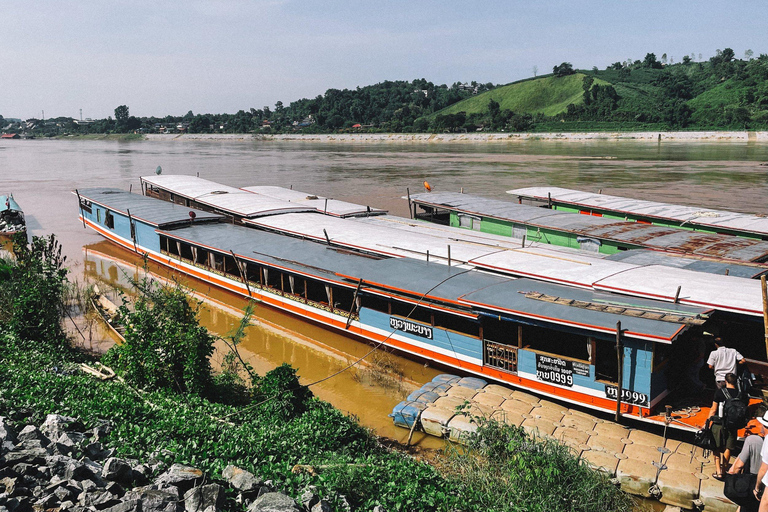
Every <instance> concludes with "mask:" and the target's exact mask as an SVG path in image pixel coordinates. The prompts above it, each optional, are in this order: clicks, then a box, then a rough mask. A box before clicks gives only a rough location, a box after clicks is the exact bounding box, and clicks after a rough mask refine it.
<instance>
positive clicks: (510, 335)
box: [483, 317, 520, 346]
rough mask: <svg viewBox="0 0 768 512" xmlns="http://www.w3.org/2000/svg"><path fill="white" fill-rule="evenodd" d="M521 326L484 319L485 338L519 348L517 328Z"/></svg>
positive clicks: (489, 318)
mask: <svg viewBox="0 0 768 512" xmlns="http://www.w3.org/2000/svg"><path fill="white" fill-rule="evenodd" d="M519 325H520V324H518V323H516V322H509V321H507V320H499V319H497V318H491V317H485V318H483V338H485V339H486V340H491V341H495V342H497V343H502V344H505V345H514V346H517V328H518V326H519Z"/></svg>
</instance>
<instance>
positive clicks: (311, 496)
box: [300, 485, 320, 510]
mask: <svg viewBox="0 0 768 512" xmlns="http://www.w3.org/2000/svg"><path fill="white" fill-rule="evenodd" d="M316 491H317V488H316V487H315V486H314V485H312V486H310V487H308V488H307V489H306V490H305V491H304V492H303V493H301V500H300V501H301V504H302V505H303V506H304V508H305V509H306V510H310V509H311V508H312V507H313V506H314V505H315V504H316V503H317V502H319V501H320V497H319V496H318V495H317V494H315V493H316Z"/></svg>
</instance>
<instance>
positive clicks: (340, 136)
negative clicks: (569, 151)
mask: <svg viewBox="0 0 768 512" xmlns="http://www.w3.org/2000/svg"><path fill="white" fill-rule="evenodd" d="M146 139H147V140H163V141H169V140H179V141H185V140H186V141H189V140H224V141H238V140H240V141H291V142H327V143H333V142H337V143H365V142H373V143H385V142H391V143H514V142H525V141H539V140H544V141H558V142H563V141H573V142H587V141H595V140H637V141H649V142H663V141H685V142H697V141H698V142H758V141H760V142H766V141H768V131H759V132H758V131H698V132H693V131H692V132H550V133H486V132H480V133H363V132H360V133H336V134H275V135H269V134H247V133H218V134H217V133H210V134H205V133H199V134H195V133H188V134H167V135H166V134H148V135H146Z"/></svg>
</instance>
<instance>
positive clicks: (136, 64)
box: [0, 0, 768, 118]
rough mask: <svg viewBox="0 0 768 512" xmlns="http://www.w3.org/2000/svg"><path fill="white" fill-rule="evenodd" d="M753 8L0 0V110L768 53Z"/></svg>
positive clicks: (183, 107) (177, 104)
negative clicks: (649, 58) (728, 51)
mask: <svg viewBox="0 0 768 512" xmlns="http://www.w3.org/2000/svg"><path fill="white" fill-rule="evenodd" d="M767 29H768V2H766V1H765V0H756V1H742V2H723V1H717V2H715V1H707V0H699V1H674V0H672V1H670V0H666V1H651V0H645V1H636V2H635V1H632V2H630V1H621V0H613V1H578V0H567V1H560V0H557V1H546V0H525V1H511V0H510V1H495V2H473V1H470V0H465V1H463V2H459V1H452V0H439V1H419V0H410V1H402V2H400V1H398V2H390V1H385V0H378V1H365V0H360V1H354V2H353V1H349V2H347V1H322V0H316V1H291V0H271V1H270V0H264V1H260V0H251V1H225V0H221V1H194V0H186V1H183V2H168V1H162V0H157V1H153V2H144V1H135V0H132V1H127V0H118V1H115V0H112V1H110V0H78V1H63V0H52V1H34V0H23V1H11V0H5V1H2V2H1V3H0V35H1V36H2V39H3V46H2V49H1V50H0V91H1V93H2V94H0V115H3V116H5V117H21V118H29V117H40V116H41V115H42V111H45V117H47V118H50V117H57V116H71V117H78V116H79V109H82V110H83V117H91V118H103V117H106V116H109V115H114V109H115V107H116V106H118V105H121V104H125V105H128V106H129V108H130V112H131V114H132V115H136V116H148V115H156V116H165V115H168V114H172V115H183V114H185V113H186V112H187V111H188V110H192V111H193V112H194V113H196V114H197V113H218V112H228V113H234V112H236V111H238V110H240V109H245V110H247V109H249V108H251V107H255V108H261V107H263V106H264V105H269V106H273V105H274V104H275V102H276V101H278V100H281V101H283V103H285V104H286V105H287V104H288V103H290V102H291V101H294V100H296V99H299V98H303V97H315V96H317V95H318V94H322V93H324V92H325V90H326V89H329V88H338V89H342V88H354V87H356V86H364V85H369V84H373V83H376V82H380V81H382V80H413V79H415V78H426V79H427V80H429V81H431V82H434V83H436V84H442V83H448V84H451V83H453V82H457V81H458V82H465V81H472V80H477V81H479V82H493V83H508V82H511V81H514V80H518V79H521V78H526V77H528V76H531V75H532V74H533V71H532V70H533V67H534V66H537V67H538V70H539V73H547V72H551V70H552V66H554V65H556V64H559V63H560V62H563V61H568V62H571V63H573V65H574V67H577V68H591V67H592V66H598V67H600V68H604V67H605V66H607V65H608V64H610V63H612V62H615V61H619V60H622V61H623V60H626V59H628V58H632V59H642V58H643V57H644V56H645V54H646V53H648V52H654V53H656V55H657V57H659V58H660V57H661V55H662V54H663V53H666V54H667V55H668V56H671V57H673V58H674V60H675V61H676V62H678V61H679V60H680V59H681V58H682V56H683V55H684V54H691V53H695V54H696V56H697V58H698V54H699V53H701V54H702V55H703V57H704V58H705V59H706V58H708V57H710V56H712V55H713V54H714V53H715V50H716V49H722V48H725V47H730V48H733V49H734V50H735V52H736V55H737V56H739V57H742V56H743V55H744V50H746V49H752V50H754V52H755V56H757V55H758V54H760V53H768V30H767Z"/></svg>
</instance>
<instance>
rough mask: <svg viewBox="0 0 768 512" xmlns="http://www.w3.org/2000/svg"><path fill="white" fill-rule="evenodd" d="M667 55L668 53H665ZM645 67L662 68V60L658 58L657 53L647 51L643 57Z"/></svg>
mask: <svg viewBox="0 0 768 512" xmlns="http://www.w3.org/2000/svg"><path fill="white" fill-rule="evenodd" d="M664 55H666V53H665V54H664ZM643 67H645V68H652V69H661V62H659V61H657V60H656V54H655V53H646V54H645V59H643Z"/></svg>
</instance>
